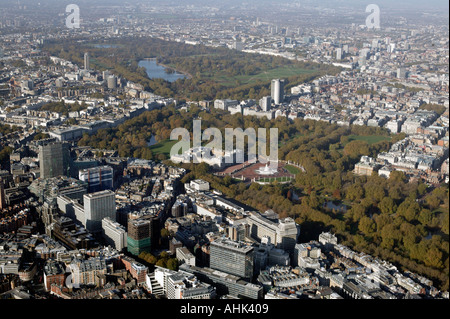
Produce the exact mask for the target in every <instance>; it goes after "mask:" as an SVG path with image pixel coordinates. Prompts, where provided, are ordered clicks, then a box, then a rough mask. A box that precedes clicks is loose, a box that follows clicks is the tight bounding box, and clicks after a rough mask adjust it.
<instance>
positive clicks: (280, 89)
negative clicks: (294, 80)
mask: <svg viewBox="0 0 450 319" xmlns="http://www.w3.org/2000/svg"><path fill="white" fill-rule="evenodd" d="M284 84H285V80H280V79H275V80H272V85H271V98H272V100H273V101H274V103H275V105H278V104H280V103H281V102H283V99H284Z"/></svg>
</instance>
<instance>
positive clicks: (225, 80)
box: [202, 66, 316, 87]
mask: <svg viewBox="0 0 450 319" xmlns="http://www.w3.org/2000/svg"><path fill="white" fill-rule="evenodd" d="M315 72H316V70H307V69H303V68H300V67H295V66H283V67H278V68H275V69H270V70H267V71H263V72H261V73H258V74H255V75H237V76H227V75H220V74H211V73H209V74H202V77H205V78H209V79H211V80H214V81H216V82H217V83H219V84H222V85H224V86H227V87H228V86H230V87H231V86H236V85H247V84H252V83H255V82H258V81H262V82H267V83H269V82H270V81H272V79H277V78H288V77H291V76H297V75H302V74H314V73H315Z"/></svg>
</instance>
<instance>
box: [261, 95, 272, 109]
mask: <svg viewBox="0 0 450 319" xmlns="http://www.w3.org/2000/svg"><path fill="white" fill-rule="evenodd" d="M271 102H272V100H271V97H270V96H265V97H263V98H262V99H260V100H259V106H260V107H261V109H262V110H263V111H264V112H269V111H270V107H271Z"/></svg>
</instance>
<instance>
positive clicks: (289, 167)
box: [284, 165, 301, 175]
mask: <svg viewBox="0 0 450 319" xmlns="http://www.w3.org/2000/svg"><path fill="white" fill-rule="evenodd" d="M284 168H285V169H286V170H287V171H288V172H289V173H291V174H293V175H297V174H300V173H301V170H300V169H299V168H298V167H295V166H292V165H285V166H284Z"/></svg>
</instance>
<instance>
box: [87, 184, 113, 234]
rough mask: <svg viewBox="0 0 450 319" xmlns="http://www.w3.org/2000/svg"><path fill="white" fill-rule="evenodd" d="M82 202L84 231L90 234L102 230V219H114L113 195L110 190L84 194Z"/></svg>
mask: <svg viewBox="0 0 450 319" xmlns="http://www.w3.org/2000/svg"><path fill="white" fill-rule="evenodd" d="M83 200H84V216H85V219H86V229H88V230H89V231H91V232H99V231H101V230H102V219H103V218H105V217H109V218H111V219H113V220H115V219H116V200H115V193H114V192H113V191H110V190H105V191H101V192H96V193H91V194H86V195H84V196H83Z"/></svg>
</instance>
